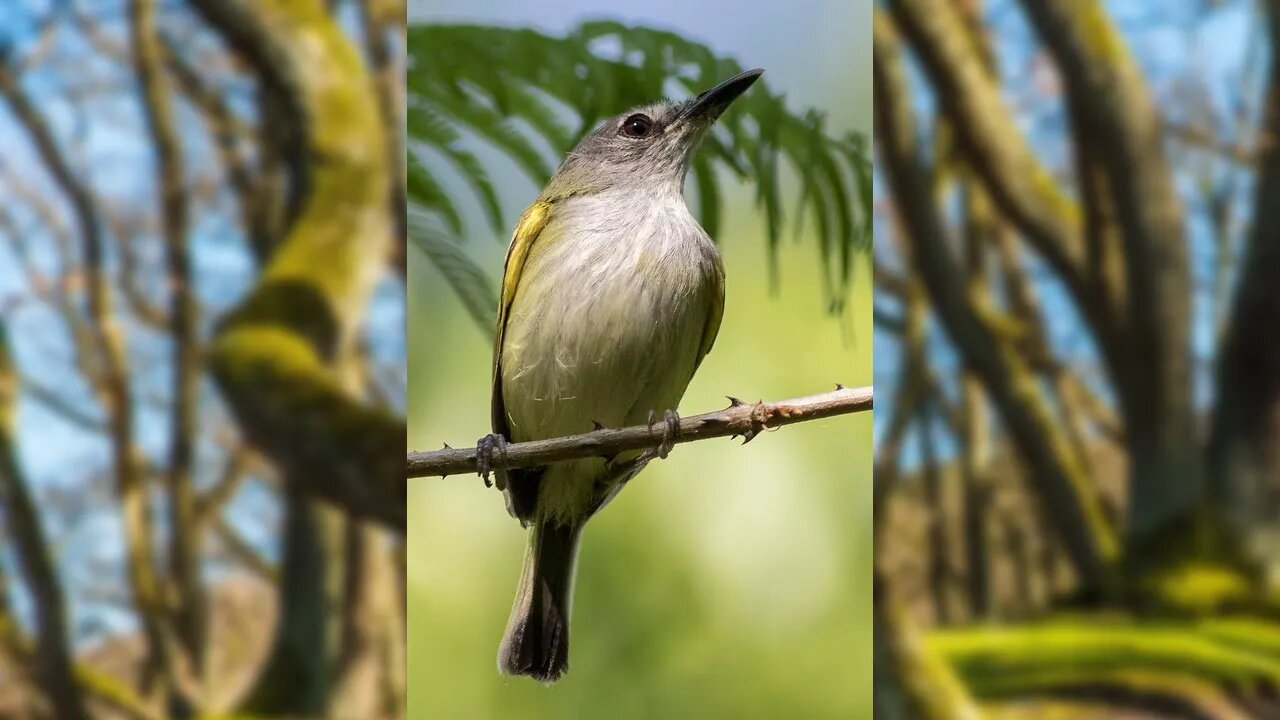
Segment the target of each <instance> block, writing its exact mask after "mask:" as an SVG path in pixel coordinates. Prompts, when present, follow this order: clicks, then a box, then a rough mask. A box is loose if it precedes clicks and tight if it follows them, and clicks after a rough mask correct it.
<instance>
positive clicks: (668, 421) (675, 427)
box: [649, 410, 680, 460]
mask: <svg viewBox="0 0 1280 720" xmlns="http://www.w3.org/2000/svg"><path fill="white" fill-rule="evenodd" d="M655 422H657V415H656V414H655V413H654V412H653V411H652V410H650V411H649V425H650V426H652V425H653V424H654V423H655ZM679 437H680V416H679V415H677V414H676V411H675V410H667V411H666V412H664V413H662V440H661V441H660V442H659V443H658V446H657V447H656V448H654V452H656V453H657V455H658V457H659V458H661V459H663V460H666V459H667V455H670V454H671V450H672V449H673V448H675V446H676V440H677V439H678V438H679Z"/></svg>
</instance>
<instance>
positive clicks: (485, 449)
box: [476, 433, 507, 490]
mask: <svg viewBox="0 0 1280 720" xmlns="http://www.w3.org/2000/svg"><path fill="white" fill-rule="evenodd" d="M506 469H507V439H506V438H505V437H503V436H501V435H499V434H497V433H490V434H488V435H485V436H484V437H482V438H480V439H479V440H477V441H476V472H477V473H479V474H480V477H482V478H484V485H485V487H492V486H493V482H490V480H489V475H490V473H492V474H493V476H494V478H495V479H496V481H497V485H498V489H499V490H505V489H506V485H507V482H506V480H507V474H506V472H504V471H505V470H506Z"/></svg>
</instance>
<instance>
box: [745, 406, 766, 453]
mask: <svg viewBox="0 0 1280 720" xmlns="http://www.w3.org/2000/svg"><path fill="white" fill-rule="evenodd" d="M768 420H769V409H768V408H766V407H765V406H764V400H757V401H756V404H755V405H753V406H752V408H751V427H750V428H748V429H747V431H746V432H744V433H743V434H742V438H743V439H742V444H743V445H746V444H747V443H749V442H751V441H752V440H754V439H755V437H756V436H757V435H759V434H760V433H761V432H763V431H765V430H768V429H769V428H768V426H767V425H766V424H765V423H767V422H768Z"/></svg>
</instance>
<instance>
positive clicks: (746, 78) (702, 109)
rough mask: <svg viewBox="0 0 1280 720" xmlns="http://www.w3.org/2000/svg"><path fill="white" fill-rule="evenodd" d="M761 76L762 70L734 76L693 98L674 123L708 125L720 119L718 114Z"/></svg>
mask: <svg viewBox="0 0 1280 720" xmlns="http://www.w3.org/2000/svg"><path fill="white" fill-rule="evenodd" d="M763 74H764V70H761V69H758V68H757V69H755V70H748V71H746V72H744V73H739V74H737V75H734V76H733V77H731V78H729V79H728V80H725V81H724V82H722V83H720V84H719V85H717V86H715V87H713V88H711V89H710V90H708V91H706V92H704V93H702V94H701V95H699V96H698V97H696V98H694V99H693V101H692V102H690V103H689V105H688V106H687V107H685V109H684V110H682V111H680V115H679V116H678V117H677V118H676V120H675V121H676V122H680V121H683V120H702V121H703V122H705V123H706V124H707V125H710V124H711V123H713V122H715V121H716V118H718V117H720V113H722V112H724V111H725V108H727V107H729V104H730V103H732V102H733V101H734V100H737V99H738V96H739V95H741V94H742V93H744V92H746V91H747V88H749V87H751V85H752V84H753V83H755V81H756V80H757V79H759V77H760V76H761V75H763Z"/></svg>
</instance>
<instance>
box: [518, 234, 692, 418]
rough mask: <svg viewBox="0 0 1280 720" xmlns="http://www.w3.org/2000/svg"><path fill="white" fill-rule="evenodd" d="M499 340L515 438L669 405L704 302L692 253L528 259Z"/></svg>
mask: <svg viewBox="0 0 1280 720" xmlns="http://www.w3.org/2000/svg"><path fill="white" fill-rule="evenodd" d="M524 276H525V277H526V278H537V280H534V281H530V282H528V283H525V284H522V287H521V289H520V292H519V293H518V294H517V296H516V298H515V302H514V303H513V305H512V311H511V317H510V319H509V320H508V323H507V329H506V335H505V339H504V344H503V355H502V357H503V364H502V391H503V398H504V402H505V405H506V409H507V413H508V419H509V422H510V426H511V430H512V437H513V439H515V440H529V439H537V438H542V437H555V436H560V435H567V434H573V433H580V432H587V431H589V430H591V429H592V428H593V427H594V423H599V424H601V425H604V426H606V427H619V426H623V425H629V424H634V423H639V422H643V421H644V420H645V418H646V417H647V416H648V414H649V412H650V411H653V412H656V413H657V414H659V415H661V413H662V412H663V411H664V410H668V409H672V410H674V409H675V406H676V404H677V403H678V402H679V399H680V396H681V395H683V394H684V390H685V387H686V386H687V385H688V383H689V380H690V379H691V378H692V375H693V369H694V365H695V364H696V359H697V352H698V348H699V347H700V345H701V342H702V334H703V330H704V328H705V325H706V321H707V317H708V307H709V303H710V302H711V293H710V290H711V289H710V288H709V287H708V284H709V283H708V281H707V279H706V273H705V271H704V267H703V266H702V265H701V264H700V262H684V261H683V260H680V259H676V260H674V261H672V258H669V257H668V258H663V257H659V256H657V255H656V254H655V252H645V251H644V249H639V250H637V251H634V252H631V251H622V252H618V251H616V248H615V252H612V253H609V252H597V253H586V254H584V253H582V252H576V253H574V252H561V253H555V252H548V253H545V254H543V255H541V256H535V257H531V258H530V262H529V265H528V266H526V268H525V273H524Z"/></svg>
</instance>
